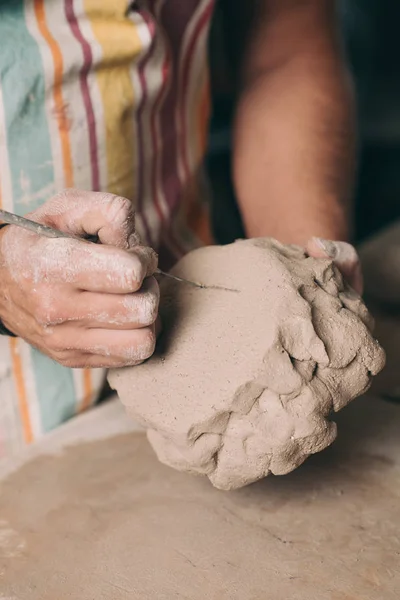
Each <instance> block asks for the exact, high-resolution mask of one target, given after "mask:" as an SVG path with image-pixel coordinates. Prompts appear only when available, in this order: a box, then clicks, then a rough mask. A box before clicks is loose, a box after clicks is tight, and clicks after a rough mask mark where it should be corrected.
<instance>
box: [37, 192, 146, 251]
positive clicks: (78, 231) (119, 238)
mask: <svg viewBox="0 0 400 600" xmlns="http://www.w3.org/2000/svg"><path fill="white" fill-rule="evenodd" d="M28 216H29V217H31V218H33V219H34V220H36V221H38V222H41V223H44V224H46V225H49V226H50V227H55V228H56V229H60V230H61V231H65V232H66V233H70V234H72V235H76V236H80V237H84V236H86V235H96V236H98V237H99V240H100V242H101V243H102V244H105V245H110V246H117V247H118V248H123V249H129V248H131V247H132V246H135V245H137V244H139V243H140V240H139V238H138V236H137V234H136V233H135V213H134V210H133V207H132V203H131V202H130V201H129V200H128V199H127V198H122V197H120V196H115V195H114V194H108V193H103V192H89V191H85V190H64V191H63V192H61V193H60V194H57V195H56V196H54V198H52V199H51V200H49V201H48V202H46V203H45V204H44V205H43V206H41V207H40V208H39V209H38V210H36V211H35V212H33V213H31V214H30V215H28Z"/></svg>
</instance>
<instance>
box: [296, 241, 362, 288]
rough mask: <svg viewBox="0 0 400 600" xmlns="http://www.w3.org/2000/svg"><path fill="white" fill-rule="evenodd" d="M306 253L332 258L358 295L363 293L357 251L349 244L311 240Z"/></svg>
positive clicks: (317, 256)
mask: <svg viewBox="0 0 400 600" xmlns="http://www.w3.org/2000/svg"><path fill="white" fill-rule="evenodd" d="M306 252H307V253H308V254H309V256H313V257H314V258H331V259H333V262H334V263H335V265H336V266H337V267H338V269H339V271H340V272H341V273H342V275H343V277H344V278H345V279H346V281H347V283H348V284H349V285H350V286H351V287H352V288H353V289H354V291H355V292H357V294H360V295H361V294H362V293H363V276H362V271H361V264H360V259H359V257H358V254H357V251H356V249H355V248H354V246H352V245H351V244H348V243H347V242H333V241H330V240H322V239H320V238H316V237H314V238H311V240H309V241H308V242H307V245H306Z"/></svg>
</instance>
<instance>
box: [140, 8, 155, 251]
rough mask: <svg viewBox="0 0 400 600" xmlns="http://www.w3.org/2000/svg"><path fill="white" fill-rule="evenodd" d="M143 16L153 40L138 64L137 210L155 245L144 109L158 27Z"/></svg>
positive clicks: (152, 243) (151, 244)
mask: <svg viewBox="0 0 400 600" xmlns="http://www.w3.org/2000/svg"><path fill="white" fill-rule="evenodd" d="M141 17H142V19H143V21H144V22H145V23H146V25H147V29H148V31H149V34H150V37H151V40H152V42H151V46H150V48H149V51H148V52H147V54H145V55H144V57H143V59H142V60H141V62H140V64H139V66H138V75H139V81H140V85H141V87H142V97H141V100H140V103H139V106H138V108H137V130H138V147H139V161H138V163H139V164H138V169H137V173H136V177H137V211H138V213H140V216H141V218H142V221H143V225H144V229H145V235H146V238H147V243H148V244H149V245H150V246H153V247H154V246H155V244H154V240H153V239H152V235H151V231H150V226H149V224H148V222H147V221H146V218H145V216H144V210H143V171H144V166H145V165H144V160H145V158H144V152H143V143H144V135H143V111H144V108H145V106H146V102H147V100H148V90H147V82H146V77H145V69H146V66H147V64H148V63H149V60H150V58H151V57H152V55H153V52H154V47H155V44H154V36H155V32H156V27H155V23H154V21H153V19H152V18H151V15H149V13H148V12H146V11H143V12H141Z"/></svg>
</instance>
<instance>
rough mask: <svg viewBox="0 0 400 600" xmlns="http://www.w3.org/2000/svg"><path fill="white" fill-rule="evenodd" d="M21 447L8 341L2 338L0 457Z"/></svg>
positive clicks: (20, 427) (20, 430) (0, 358)
mask: <svg viewBox="0 0 400 600" xmlns="http://www.w3.org/2000/svg"><path fill="white" fill-rule="evenodd" d="M23 445H24V440H23V434H22V424H21V418H20V415H19V411H18V397H17V391H16V389H15V380H14V377H13V371H12V358H11V352H10V345H9V339H8V338H6V337H2V338H0V457H1V458H3V457H4V456H11V455H12V454H15V453H16V452H17V451H18V450H20V448H21V447H22V446H23Z"/></svg>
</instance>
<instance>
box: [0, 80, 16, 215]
mask: <svg viewBox="0 0 400 600" xmlns="http://www.w3.org/2000/svg"><path fill="white" fill-rule="evenodd" d="M10 175H11V173H10V163H9V160H8V145H7V127H6V120H5V114H4V104H3V94H2V89H1V85H0V186H1V188H0V189H1V204H2V208H4V210H8V211H11V212H12V211H13V210H14V206H13V192H12V185H11V177H10Z"/></svg>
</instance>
